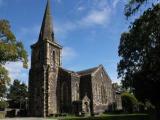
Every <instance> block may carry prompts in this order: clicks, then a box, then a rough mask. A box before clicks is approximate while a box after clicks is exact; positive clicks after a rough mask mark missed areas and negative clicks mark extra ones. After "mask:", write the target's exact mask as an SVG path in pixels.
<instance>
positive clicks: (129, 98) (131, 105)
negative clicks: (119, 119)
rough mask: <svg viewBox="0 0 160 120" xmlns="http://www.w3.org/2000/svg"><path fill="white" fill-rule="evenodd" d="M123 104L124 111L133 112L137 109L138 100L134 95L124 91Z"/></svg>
mask: <svg viewBox="0 0 160 120" xmlns="http://www.w3.org/2000/svg"><path fill="white" fill-rule="evenodd" d="M122 106H123V110H124V112H128V113H133V112H135V111H137V107H138V101H137V99H136V97H135V96H134V95H132V94H130V93H128V92H124V93H122Z"/></svg>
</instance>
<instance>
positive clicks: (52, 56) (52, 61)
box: [51, 50, 55, 66]
mask: <svg viewBox="0 0 160 120" xmlns="http://www.w3.org/2000/svg"><path fill="white" fill-rule="evenodd" d="M51 65H52V66H55V51H54V50H53V51H52V54H51Z"/></svg>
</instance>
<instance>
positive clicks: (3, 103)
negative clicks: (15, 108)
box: [0, 100, 8, 110]
mask: <svg viewBox="0 0 160 120" xmlns="http://www.w3.org/2000/svg"><path fill="white" fill-rule="evenodd" d="M6 107H8V103H7V102H6V101H5V100H0V110H1V109H2V110H3V109H4V108H6Z"/></svg>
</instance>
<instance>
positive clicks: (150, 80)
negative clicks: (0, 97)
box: [118, 4, 160, 118]
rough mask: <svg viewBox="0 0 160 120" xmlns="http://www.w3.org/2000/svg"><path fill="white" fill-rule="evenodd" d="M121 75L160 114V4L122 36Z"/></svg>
mask: <svg viewBox="0 0 160 120" xmlns="http://www.w3.org/2000/svg"><path fill="white" fill-rule="evenodd" d="M118 52H119V56H120V57H121V60H120V62H119V64H118V74H119V77H121V78H122V83H123V86H124V87H125V88H130V90H131V91H132V92H133V93H135V95H136V97H137V98H138V99H139V100H141V101H142V102H145V101H146V100H149V101H150V102H151V103H152V104H153V105H154V106H155V107H156V111H157V118H159V115H160V102H159V101H160V96H159V95H158V93H157V92H158V91H159V86H160V79H159V78H160V4H157V5H155V6H153V7H152V8H149V9H147V10H146V11H145V12H144V13H143V15H142V16H140V18H138V19H136V20H135V21H134V22H133V23H132V25H131V26H130V28H129V31H128V32H126V33H123V34H122V35H121V40H120V45H119V51H118Z"/></svg>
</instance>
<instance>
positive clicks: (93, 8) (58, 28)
mask: <svg viewBox="0 0 160 120" xmlns="http://www.w3.org/2000/svg"><path fill="white" fill-rule="evenodd" d="M83 2H84V1H83ZM83 2H82V1H81V3H79V2H78V3H77V4H78V5H75V6H77V7H76V9H77V10H79V11H81V13H82V16H80V17H79V18H75V19H73V20H70V21H66V22H64V21H63V23H62V22H59V21H58V22H55V23H56V24H55V32H56V34H58V35H60V36H66V35H67V34H68V33H71V32H72V31H74V30H79V29H86V28H90V27H93V26H99V27H106V26H107V25H108V23H109V21H110V17H111V14H112V5H111V6H110V5H109V3H108V2H107V1H106V0H101V1H99V0H93V1H89V0H88V4H89V3H90V5H89V6H85V5H86V1H85V2H84V3H83ZM77 14H78V13H77Z"/></svg>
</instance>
